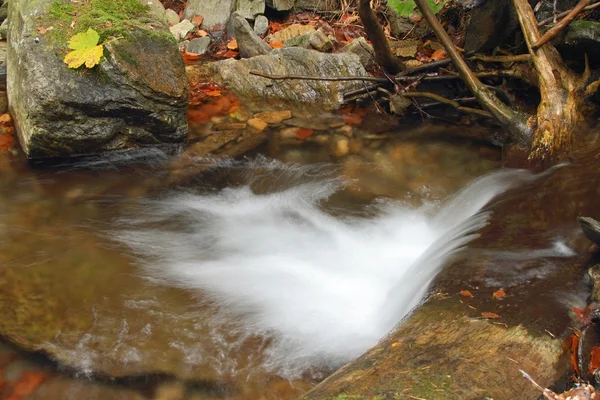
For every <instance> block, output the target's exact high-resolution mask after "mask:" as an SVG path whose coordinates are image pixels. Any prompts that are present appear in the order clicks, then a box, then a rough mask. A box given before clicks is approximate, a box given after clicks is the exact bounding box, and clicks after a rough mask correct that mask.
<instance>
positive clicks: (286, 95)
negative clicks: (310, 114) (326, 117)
mask: <svg viewBox="0 0 600 400" xmlns="http://www.w3.org/2000/svg"><path fill="white" fill-rule="evenodd" d="M252 71H256V72H259V73H266V74H272V75H303V76H313V77H334V76H338V77H339V76H346V77H347V76H365V75H366V74H367V73H366V71H365V69H364V67H363V66H362V64H361V63H360V59H359V58H358V56H357V55H355V54H350V53H339V54H329V53H320V52H318V51H316V50H307V49H302V48H299V47H290V48H284V49H275V50H273V51H271V52H270V53H269V54H267V55H262V56H256V57H252V58H248V59H243V60H234V59H229V60H224V61H219V62H214V63H210V64H206V65H199V66H193V67H188V74H189V77H190V80H192V81H196V80H202V79H210V80H214V81H217V82H220V83H226V84H227V86H228V87H229V88H230V89H231V90H232V91H233V92H235V94H236V95H237V96H238V97H240V100H241V101H242V103H243V104H244V105H246V106H248V107H252V105H253V104H256V105H257V107H256V108H257V109H258V108H261V107H262V108H264V106H265V104H278V105H279V106H280V108H283V107H285V109H291V110H315V111H327V110H333V109H336V108H338V107H339V106H340V105H341V104H342V102H343V94H344V93H345V92H347V91H350V90H354V89H357V88H360V87H362V83H361V82H357V81H319V80H304V79H290V80H272V79H267V78H262V77H257V76H253V75H251V74H250V72H252Z"/></svg>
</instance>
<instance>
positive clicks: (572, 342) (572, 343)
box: [567, 335, 579, 376]
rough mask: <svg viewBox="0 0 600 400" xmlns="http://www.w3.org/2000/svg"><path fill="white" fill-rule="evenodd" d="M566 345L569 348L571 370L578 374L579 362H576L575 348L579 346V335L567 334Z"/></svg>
mask: <svg viewBox="0 0 600 400" xmlns="http://www.w3.org/2000/svg"><path fill="white" fill-rule="evenodd" d="M567 345H568V346H569V349H570V350H571V367H573V370H574V371H575V373H576V374H577V376H579V366H578V365H579V363H578V362H577V349H578V348H579V337H578V336H577V335H571V336H569V339H567Z"/></svg>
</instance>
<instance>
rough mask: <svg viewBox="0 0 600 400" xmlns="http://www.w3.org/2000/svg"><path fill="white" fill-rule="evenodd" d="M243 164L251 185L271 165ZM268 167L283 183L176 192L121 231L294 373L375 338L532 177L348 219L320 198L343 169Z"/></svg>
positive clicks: (332, 189) (513, 176)
mask: <svg viewBox="0 0 600 400" xmlns="http://www.w3.org/2000/svg"><path fill="white" fill-rule="evenodd" d="M244 167H245V168H248V183H249V184H250V183H256V180H257V179H259V178H260V179H264V177H265V165H260V168H258V167H257V166H256V165H253V164H248V165H245V166H244ZM267 170H268V174H267V176H276V178H274V182H275V183H277V182H279V183H282V182H285V185H281V184H279V185H277V184H273V185H271V190H267V191H266V193H255V192H254V191H253V190H252V189H251V186H247V185H241V186H237V187H231V188H227V189H224V190H221V191H219V192H213V193H209V194H198V193H190V192H177V193H172V194H171V195H169V196H167V197H165V198H162V199H160V200H156V201H152V202H148V203H145V204H143V205H142V206H141V210H142V213H141V214H142V216H141V217H139V216H136V217H133V218H127V219H123V220H122V221H121V222H122V226H123V229H122V230H119V231H117V232H116V233H115V237H116V239H117V240H119V241H121V242H124V243H125V244H127V245H128V246H129V247H130V248H131V249H133V251H134V252H135V254H137V255H138V261H139V264H140V266H141V267H142V270H141V271H142V272H141V273H142V274H144V275H146V276H149V277H152V278H153V279H159V281H160V282H161V283H162V284H164V285H170V286H177V287H181V288H184V289H187V290H190V291H193V292H195V293H198V294H200V295H201V296H202V297H203V298H204V299H207V300H210V301H211V302H214V303H216V304H217V305H218V308H219V312H218V314H217V315H216V316H215V321H214V322H215V323H216V324H217V325H218V324H223V325H228V326H232V325H234V326H235V327H236V329H237V330H238V331H239V333H240V334H241V335H242V336H243V335H259V336H264V337H268V338H271V341H270V342H269V344H268V348H267V350H266V354H265V359H264V362H263V367H264V368H266V369H268V370H271V371H275V372H276V373H278V374H280V375H282V376H286V377H290V378H291V377H296V376H299V375H300V374H302V373H303V372H305V371H307V370H310V369H311V368H314V367H322V366H325V367H336V366H339V365H340V364H342V363H344V362H347V361H349V360H351V359H353V358H355V357H357V356H359V355H360V354H361V353H363V352H364V351H365V350H367V349H368V348H369V347H370V346H373V345H374V344H376V343H377V342H378V341H379V340H380V339H381V338H382V337H383V336H385V335H386V334H387V333H388V332H389V331H390V330H391V329H393V327H394V326H395V325H396V324H397V323H398V322H399V321H401V320H402V318H404V317H405V316H406V315H408V314H409V313H410V311H411V310H412V309H413V308H414V307H415V306H416V305H418V304H419V302H420V301H422V299H423V297H424V296H425V295H426V293H427V290H428V287H429V285H430V283H431V281H432V280H433V278H434V277H435V276H436V275H437V273H438V272H439V271H440V269H441V267H442V266H443V265H444V263H445V262H446V261H447V260H448V258H449V257H450V256H451V255H452V254H453V253H454V252H456V251H457V250H458V249H460V248H461V247H462V246H464V245H465V244H466V243H468V242H469V241H470V240H472V239H473V238H474V237H476V232H477V231H478V230H479V229H480V228H481V227H483V226H484V225H485V224H486V222H487V220H488V218H489V213H487V212H482V209H483V208H484V206H485V205H486V204H488V203H489V202H490V201H491V200H492V199H493V198H494V197H495V196H496V195H498V194H499V193H502V192H504V191H506V190H507V189H509V188H511V187H512V186H514V185H517V184H523V183H525V182H527V181H530V180H532V179H534V176H533V175H531V174H529V173H527V172H524V171H514V170H512V171H510V170H509V171H502V172H499V173H494V174H491V175H488V176H486V177H484V178H480V179H478V180H477V181H475V182H474V183H472V184H471V185H470V186H469V187H468V188H466V189H465V190H463V191H462V192H461V193H459V194H458V195H457V196H455V197H454V198H453V199H452V200H451V201H449V202H448V203H447V204H446V205H445V206H443V207H441V208H439V207H438V211H437V212H433V211H432V206H431V205H429V206H427V207H422V208H418V209H415V208H411V207H409V206H406V205H403V204H398V203H393V202H389V201H388V202H380V203H378V204H375V205H371V206H370V208H369V212H365V214H366V215H369V217H352V216H345V217H344V216H333V215H332V214H330V213H328V212H327V211H325V210H324V207H323V205H324V204H326V203H327V201H328V199H329V198H330V197H331V196H332V195H333V194H335V193H336V192H338V191H340V190H343V189H344V187H345V185H346V182H345V181H344V180H343V179H341V178H339V177H336V176H335V175H336V174H335V173H332V172H331V171H327V170H324V169H323V168H322V167H306V166H304V167H300V166H289V165H285V164H281V163H271V164H269V165H268V168H267ZM258 171H260V172H258ZM263 186H265V185H263ZM266 186H269V185H266ZM336 214H337V213H336ZM341 214H342V215H343V213H341ZM132 224H133V227H132ZM125 226H128V227H129V228H125Z"/></svg>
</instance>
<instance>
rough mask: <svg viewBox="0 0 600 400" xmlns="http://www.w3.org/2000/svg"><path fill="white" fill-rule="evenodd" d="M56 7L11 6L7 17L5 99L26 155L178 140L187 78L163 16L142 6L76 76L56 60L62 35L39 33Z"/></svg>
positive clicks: (19, 1) (183, 130) (47, 2)
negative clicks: (117, 36) (95, 61)
mask: <svg viewBox="0 0 600 400" xmlns="http://www.w3.org/2000/svg"><path fill="white" fill-rule="evenodd" d="M128 1H132V0H128ZM56 4H59V3H54V2H53V1H52V0H37V1H25V0H13V1H11V2H10V8H9V18H10V19H11V21H15V22H14V23H12V24H10V26H9V36H10V39H9V44H10V46H9V51H8V59H7V69H8V79H7V86H8V97H9V103H10V112H11V114H12V115H13V117H14V119H15V124H16V128H17V132H18V134H19V139H20V141H21V144H22V146H23V148H24V150H25V153H26V154H27V156H28V157H30V158H36V157H46V156H70V155H76V154H84V153H97V152H102V151H107V150H116V149H124V148H132V147H136V146H140V145H159V144H165V143H167V144H176V143H180V142H182V141H184V140H185V138H186V135H187V119H186V110H187V99H188V88H187V79H186V76H185V68H184V65H183V62H182V60H181V57H179V55H178V50H177V45H176V43H175V41H174V40H173V38H172V37H171V33H170V32H169V31H168V26H167V23H166V18H165V17H164V13H163V14H162V17H161V18H158V17H155V14H154V13H153V10H154V8H150V7H148V6H147V5H146V8H145V11H141V12H139V13H136V14H135V15H132V16H131V19H130V20H129V23H130V24H131V25H128V28H127V29H128V31H127V32H122V33H123V35H125V37H123V38H122V39H118V40H112V41H110V42H107V43H106V44H105V46H104V55H105V58H104V59H102V61H101V62H100V64H99V65H98V66H96V67H94V68H92V69H90V70H88V71H86V72H85V73H81V72H79V71H75V70H70V69H68V68H67V65H66V64H65V63H64V62H63V60H62V58H63V57H64V51H63V49H65V48H66V45H67V43H66V41H67V38H68V36H67V35H68V34H67V32H66V31H65V32H64V36H61V33H60V30H59V28H58V27H55V29H54V30H52V31H48V32H46V34H45V35H42V34H40V33H39V32H38V28H39V27H40V26H46V24H49V23H51V21H52V20H51V17H50V15H49V14H48V9H49V8H50V7H57V6H56ZM135 4H138V3H135ZM142 4H146V2H142ZM72 7H76V6H72ZM138 7H139V6H138ZM142 10H144V8H142ZM34 15H40V17H39V18H33V17H32V16H34ZM64 18H67V19H68V20H70V19H72V18H73V17H72V16H70V15H69V14H66V16H65V17H64ZM79 18H80V20H81V18H82V17H81V16H80V17H79ZM57 26H58V25H57ZM76 28H77V25H76ZM98 29H99V30H100V28H98ZM61 38H62V39H61ZM107 39H108V38H103V39H101V40H107Z"/></svg>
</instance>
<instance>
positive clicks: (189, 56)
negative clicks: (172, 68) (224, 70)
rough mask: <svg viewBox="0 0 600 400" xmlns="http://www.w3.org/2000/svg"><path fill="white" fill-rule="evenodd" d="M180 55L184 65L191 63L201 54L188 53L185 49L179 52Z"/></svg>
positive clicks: (198, 58)
mask: <svg viewBox="0 0 600 400" xmlns="http://www.w3.org/2000/svg"><path fill="white" fill-rule="evenodd" d="M181 56H182V57H183V63H184V64H185V65H190V64H193V63H195V62H196V61H198V60H200V59H201V58H202V54H195V53H188V52H187V51H186V52H183V53H181Z"/></svg>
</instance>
